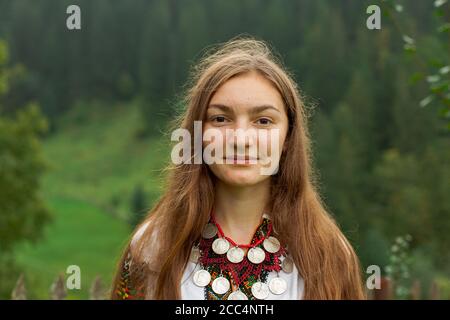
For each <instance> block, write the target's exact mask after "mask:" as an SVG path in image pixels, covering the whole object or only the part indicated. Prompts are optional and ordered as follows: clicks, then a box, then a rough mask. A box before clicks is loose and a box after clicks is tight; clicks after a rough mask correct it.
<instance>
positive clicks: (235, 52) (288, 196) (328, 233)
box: [111, 38, 365, 299]
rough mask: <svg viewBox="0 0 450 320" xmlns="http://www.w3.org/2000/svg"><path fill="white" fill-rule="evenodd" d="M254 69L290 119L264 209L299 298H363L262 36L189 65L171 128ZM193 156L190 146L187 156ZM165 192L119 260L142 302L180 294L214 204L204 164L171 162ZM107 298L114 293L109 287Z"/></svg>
mask: <svg viewBox="0 0 450 320" xmlns="http://www.w3.org/2000/svg"><path fill="white" fill-rule="evenodd" d="M250 71H256V72H259V73H260V74H261V75H263V76H264V77H265V78H267V79H268V80H270V81H271V83H272V84H273V86H274V87H275V88H276V89H277V90H278V91H279V92H280V94H281V96H282V98H283V100H284V104H285V108H286V112H287V115H288V120H289V129H288V133H287V137H286V140H285V144H286V148H285V151H284V152H283V153H282V156H281V159H280V164H279V170H278V172H277V174H275V175H273V176H271V177H270V179H271V198H270V212H271V219H272V221H273V226H274V229H275V230H279V231H281V232H279V235H278V237H279V239H280V241H281V242H282V243H284V244H286V245H287V246H288V248H289V252H290V253H291V255H292V257H293V260H294V262H295V265H296V266H297V269H298V270H299V272H300V275H301V276H302V277H303V279H304V283H305V291H304V295H303V298H305V299H363V298H364V297H365V295H364V290H363V286H362V277H361V270H360V266H359V261H358V258H357V256H356V254H355V252H354V250H353V248H352V246H351V245H350V243H349V242H348V241H347V239H346V238H345V236H344V235H343V234H342V232H341V231H340V230H339V228H338V226H337V225H336V222H335V221H334V220H333V218H332V217H331V216H330V215H329V214H328V213H327V211H326V210H325V208H324V204H323V203H322V201H321V199H320V196H319V194H318V192H317V188H316V186H315V184H316V182H315V178H314V173H313V170H312V166H311V158H310V154H311V151H310V139H309V136H308V127H307V115H306V112H305V106H304V104H303V101H302V97H301V95H300V92H299V90H298V88H297V85H296V83H295V81H293V79H292V77H291V76H290V75H289V74H288V72H287V71H286V69H285V68H284V67H283V65H282V64H281V63H280V62H279V60H278V59H277V58H276V57H275V56H274V54H273V53H272V52H271V50H270V48H269V47H268V45H267V44H266V43H264V42H263V41H259V40H255V39H253V38H237V39H233V40H231V41H229V42H227V43H225V44H223V45H221V46H219V47H218V48H215V49H213V50H212V51H209V52H207V54H206V55H205V56H204V57H203V58H202V60H201V61H200V63H199V64H197V65H196V67H195V68H194V69H193V76H192V86H191V87H190V88H189V89H188V91H187V94H186V97H185V106H186V109H185V111H184V112H183V113H182V114H181V116H180V117H179V118H178V119H177V121H176V123H177V124H176V127H178V128H185V129H187V130H189V131H190V133H191V136H192V137H194V134H193V133H194V121H198V120H201V121H203V120H204V119H205V115H206V109H207V107H208V104H209V102H210V100H211V97H212V95H213V94H214V93H215V92H216V90H217V89H218V88H219V87H220V86H221V85H222V84H223V83H225V82H226V81H227V80H228V79H230V78H232V77H234V76H237V75H239V74H243V73H246V72H250ZM191 154H194V149H192V153H191ZM168 172H169V174H168V179H167V180H166V181H167V185H166V189H165V192H164V193H163V195H162V196H161V198H160V199H159V201H158V202H157V204H156V205H155V206H154V208H153V209H152V210H150V211H149V213H148V216H147V218H146V219H145V220H144V221H143V222H142V223H141V224H140V225H139V226H138V227H137V229H136V230H142V229H139V228H140V227H142V226H145V228H144V229H145V231H144V232H143V233H142V235H140V236H139V237H135V238H136V241H135V240H133V241H132V242H131V243H130V244H129V245H128V246H127V248H126V250H125V253H124V255H123V257H122V259H121V261H120V262H119V270H118V272H117V276H116V280H115V282H114V283H113V289H114V288H116V287H117V285H118V281H119V280H120V277H119V276H120V267H121V264H122V263H123V261H124V259H125V256H126V255H127V254H128V253H130V254H131V256H132V259H133V265H141V266H142V265H144V269H143V272H142V274H141V276H140V277H138V278H137V279H138V280H136V281H137V282H138V283H137V285H138V286H139V287H140V289H141V290H143V291H144V292H145V295H146V298H148V299H180V283H181V279H182V275H183V271H184V269H185V266H186V265H187V262H188V259H189V253H190V250H191V247H192V244H193V243H194V242H195V241H197V240H198V239H199V238H200V236H201V231H202V228H203V226H204V225H205V224H206V223H207V222H208V219H209V215H210V212H211V210H212V208H213V205H214V177H213V174H212V173H211V171H210V170H209V168H208V166H207V165H206V164H187V163H184V164H181V165H170V170H168ZM111 297H112V298H116V296H115V293H114V290H113V292H112V296H111Z"/></svg>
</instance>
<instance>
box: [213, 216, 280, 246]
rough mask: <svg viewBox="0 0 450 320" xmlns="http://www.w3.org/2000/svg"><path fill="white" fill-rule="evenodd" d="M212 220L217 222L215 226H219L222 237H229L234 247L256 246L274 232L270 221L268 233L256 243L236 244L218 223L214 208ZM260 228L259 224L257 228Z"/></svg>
mask: <svg viewBox="0 0 450 320" xmlns="http://www.w3.org/2000/svg"><path fill="white" fill-rule="evenodd" d="M211 222H212V223H214V224H215V226H216V227H217V230H218V231H219V235H220V236H221V237H222V238H225V239H227V240H228V242H230V244H232V245H233V246H234V247H239V248H247V249H249V248H254V247H256V246H258V245H260V244H261V243H262V242H263V241H264V240H265V239H266V238H269V237H270V235H271V233H272V223H270V224H269V229H268V231H267V234H266V235H265V236H264V237H262V238H261V239H259V240H258V241H256V242H255V243H254V244H236V242H234V241H233V239H231V238H230V237H227V236H226V235H225V233H224V232H223V230H222V227H221V226H220V225H219V224H218V223H217V221H216V218H215V216H214V210H213V211H212V212H211ZM258 228H259V226H258V227H257V229H258ZM253 234H254V233H253Z"/></svg>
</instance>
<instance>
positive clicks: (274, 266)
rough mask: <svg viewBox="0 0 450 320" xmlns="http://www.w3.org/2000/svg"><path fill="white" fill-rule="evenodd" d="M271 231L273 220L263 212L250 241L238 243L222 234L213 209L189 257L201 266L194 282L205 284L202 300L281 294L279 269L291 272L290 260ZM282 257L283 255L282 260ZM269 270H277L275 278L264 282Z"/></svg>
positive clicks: (253, 297) (281, 280)
mask: <svg viewBox="0 0 450 320" xmlns="http://www.w3.org/2000/svg"><path fill="white" fill-rule="evenodd" d="M272 233H273V227H272V222H271V221H270V219H269V218H268V216H267V215H263V218H262V223H261V224H260V225H259V227H258V228H257V230H256V232H255V234H254V236H253V239H252V241H251V243H250V244H237V243H235V242H234V241H233V240H232V239H231V238H229V237H227V236H226V235H225V234H224V233H223V231H222V228H221V227H220V225H219V224H218V223H217V222H216V221H215V217H214V213H213V212H212V213H211V216H210V219H209V222H208V223H207V224H206V225H205V227H204V229H203V232H202V237H201V239H200V240H199V241H198V242H197V243H196V244H195V245H194V246H193V248H192V251H191V256H190V261H192V262H195V263H198V264H199V265H200V266H201V269H200V270H198V271H197V272H195V274H194V276H193V282H194V283H195V284H196V285H197V286H199V287H204V296H205V299H206V300H225V299H228V300H248V299H250V300H255V299H266V298H267V297H268V295H269V292H271V293H273V294H276V295H279V294H282V293H284V292H285V291H286V289H287V283H286V281H285V280H284V279H283V278H280V277H279V272H280V270H282V269H283V270H284V271H286V272H292V266H293V262H292V259H291V258H290V257H288V256H287V255H288V253H287V249H286V248H285V247H283V246H281V244H280V242H279V241H278V239H277V238H275V237H274V236H273V235H272ZM242 248H247V249H248V252H247V253H245V252H244V250H243V249H242ZM282 256H285V258H284V260H283V262H281V259H280V258H281V257H282ZM271 271H275V272H277V277H275V278H272V279H271V280H270V281H269V283H267V277H268V273H269V272H271Z"/></svg>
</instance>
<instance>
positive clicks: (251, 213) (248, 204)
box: [214, 179, 270, 244]
mask: <svg viewBox="0 0 450 320" xmlns="http://www.w3.org/2000/svg"><path fill="white" fill-rule="evenodd" d="M215 190H216V196H215V203H214V216H215V218H216V221H217V223H218V224H219V225H220V226H221V228H222V230H223V232H224V234H225V235H226V236H227V237H229V238H231V239H232V240H233V241H234V242H236V243H237V244H248V243H250V242H251V240H252V238H253V235H254V233H255V231H256V229H257V228H258V226H259V225H260V224H261V219H262V215H263V213H264V212H265V210H266V208H267V207H266V206H267V204H268V200H269V197H270V179H266V180H265V181H264V182H261V183H259V184H257V185H254V186H245V187H235V186H230V185H226V184H224V183H222V182H221V181H216V188H215Z"/></svg>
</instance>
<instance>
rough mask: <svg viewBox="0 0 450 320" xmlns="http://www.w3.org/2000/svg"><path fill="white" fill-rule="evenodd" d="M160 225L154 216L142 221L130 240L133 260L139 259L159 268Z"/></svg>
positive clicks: (153, 268)
mask: <svg viewBox="0 0 450 320" xmlns="http://www.w3.org/2000/svg"><path fill="white" fill-rule="evenodd" d="M159 232H160V230H159V226H158V224H157V222H156V219H155V218H154V217H150V218H148V219H146V220H145V221H144V222H142V223H141V224H140V225H139V226H138V227H137V228H136V231H135V232H134V234H133V236H132V238H131V241H130V254H131V256H132V258H133V260H139V261H142V262H145V263H146V264H148V265H149V267H150V269H152V270H155V271H156V270H157V268H156V267H157V263H156V261H157V254H158V252H159V248H160V244H159V236H158V234H159Z"/></svg>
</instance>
